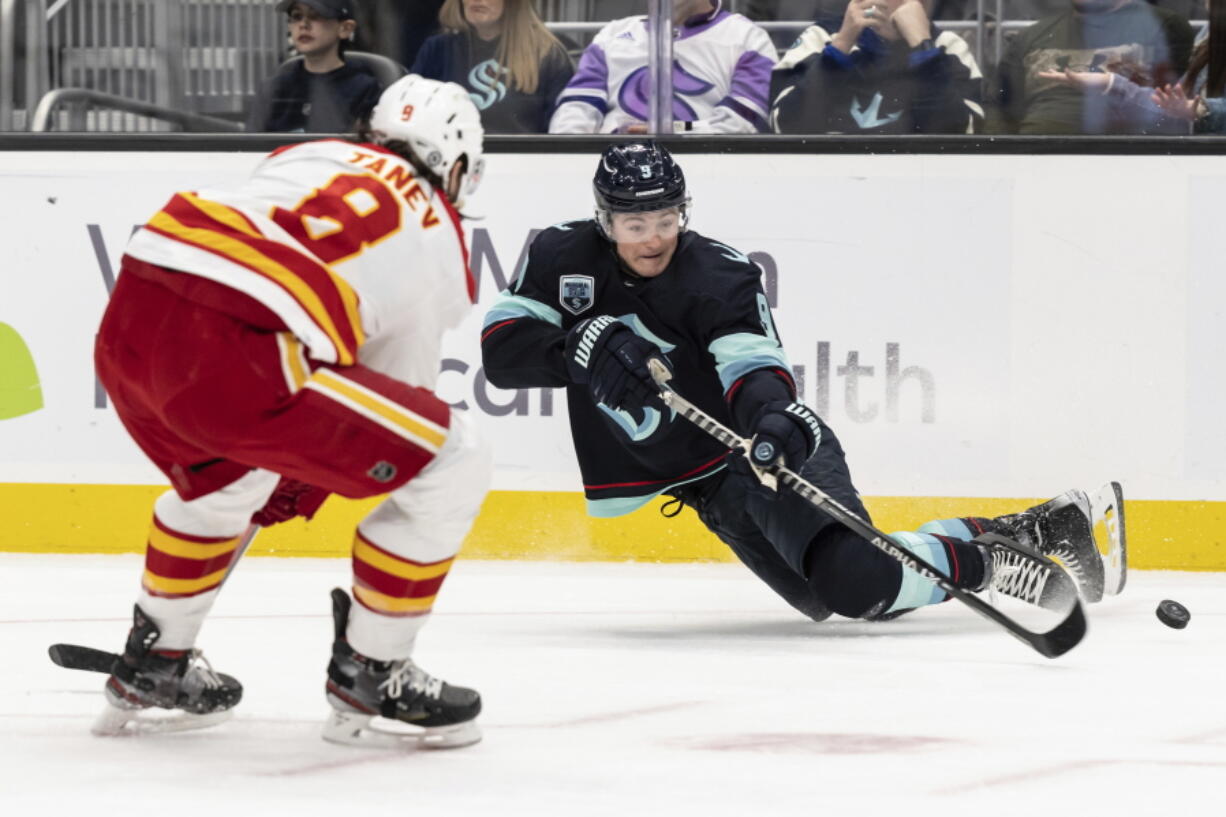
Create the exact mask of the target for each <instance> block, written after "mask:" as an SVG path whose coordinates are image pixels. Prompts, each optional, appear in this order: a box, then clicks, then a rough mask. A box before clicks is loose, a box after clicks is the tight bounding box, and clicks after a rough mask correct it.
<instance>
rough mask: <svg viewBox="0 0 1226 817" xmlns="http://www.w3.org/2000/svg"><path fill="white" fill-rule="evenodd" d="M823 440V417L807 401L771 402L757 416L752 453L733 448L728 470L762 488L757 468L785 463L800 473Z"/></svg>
mask: <svg viewBox="0 0 1226 817" xmlns="http://www.w3.org/2000/svg"><path fill="white" fill-rule="evenodd" d="M821 441H822V426H821V421H820V420H818V418H817V414H815V413H814V411H813V410H812V409H811V408H809V407H808V406H806V405H805V404H804V403H788V402H785V401H782V400H780V401H776V402H772V403H767V404H766V405H765V406H763V407H762V408H761V410H759V411H758V416H757V417H756V418H755V419H754V422H753V426H752V437H751V438H750V441H749V453H748V454H746V453H745V452H742V451H733V452H732V454H731V456H730V457H729V459H728V470H729V471H731V472H732V473H734V474H736V475H737V476H738V477H740V478H742V479H743V480H745V481H748V482H750V483H751V487H752V488H753V489H755V490H756V489H761V488H763V485H762V481H761V479H760V478H759V476H758V472H757V471H755V470H754V469H755V468H756V469H762V468H767V467H769V466H776V465H782V466H783V467H784V468H787V469H788V470H789V471H793V472H796V473H799V472H800V469H801V467H802V466H803V465H804V464H805V463H806V462H807V461H808V460H809V457H811V456H813V453H814V452H815V451H817V446H818V445H819V444H820V443H821Z"/></svg>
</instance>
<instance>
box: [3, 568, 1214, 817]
mask: <svg viewBox="0 0 1226 817" xmlns="http://www.w3.org/2000/svg"><path fill="white" fill-rule="evenodd" d="M139 573H140V560H139V558H138V557H135V556H123V557H103V556H90V557H83V556H21V555H12V554H8V555H0V639H2V640H0V655H3V672H2V673H0V815H34V814H40V815H41V814H55V815H59V814H63V815H73V817H77V816H78V815H92V814H114V815H122V816H123V817H128V815H140V814H165V815H167V816H168V817H178V815H196V814H225V815H280V814H286V815H295V817H315V815H321V817H322V816H324V815H326V817H349V815H355V816H356V815H365V814H379V815H396V814H404V815H447V816H448V817H449V816H450V815H507V814H524V815H537V816H539V817H560V816H561V815H567V817H570V815H657V814H660V815H676V814H687V815H688V814H694V815H758V814H761V815H793V814H795V815H813V817H845V816H847V815H853V816H854V815H889V816H890V817H895V816H897V817H928V815H932V816H933V817H936V816H937V815H940V817H948V815H951V814H974V815H988V816H989V817H995V816H996V815H1013V814H1017V815H1028V816H1029V817H1033V816H1034V815H1041V816H1042V817H1053V816H1055V817H1059V815H1073V814H1077V815H1086V816H1087V817H1122V816H1131V815H1162V817H1192V816H1193V815H1210V814H1212V815H1220V814H1223V813H1226V805H1224V803H1226V798H1224V797H1223V794H1224V793H1226V706H1224V705H1223V702H1224V701H1226V683H1224V682H1226V576H1223V575H1220V574H1218V575H1212V574H1181V573H1140V572H1138V573H1134V574H1132V575H1131V576H1130V581H1129V586H1128V587H1127V589H1126V590H1125V592H1124V594H1123V595H1122V596H1120V597H1118V598H1114V599H1108V600H1107V601H1106V602H1104V603H1103V604H1100V605H1096V606H1094V607H1091V608H1090V613H1091V621H1090V634H1089V635H1088V636H1087V638H1086V640H1085V642H1083V644H1082V645H1081V646H1079V647H1078V648H1077V649H1075V650H1074V651H1073V652H1071V653H1070V654H1068V655H1067V656H1065V657H1063V658H1060V659H1056V660H1049V659H1045V658H1042V657H1041V656H1039V655H1038V654H1036V653H1032V652H1031V651H1029V650H1028V649H1027V648H1026V647H1025V646H1023V645H1021V644H1020V643H1018V642H1016V641H1014V640H1013V639H1012V638H1010V637H1009V636H1007V635H1005V634H1004V633H1003V632H1001V631H1000V630H998V629H997V628H996V627H995V625H993V624H991V623H990V622H987V621H985V620H982V619H980V618H978V617H977V616H975V615H974V614H973V613H971V612H969V611H968V610H966V609H963V608H960V607H959V605H958V604H957V603H956V602H954V603H949V604H945V605H942V606H941V607H940V608H936V609H928V610H924V611H920V612H919V613H916V614H914V615H912V616H908V617H905V618H903V619H900V620H898V621H895V622H892V623H885V624H867V623H856V622H849V621H844V620H840V619H832V620H830V621H828V622H825V623H823V624H815V623H812V622H809V621H807V620H805V619H803V618H802V617H800V616H799V615H798V614H795V613H793V612H792V611H791V610H790V608H788V607H786V606H785V605H784V604H783V603H782V602H781V601H779V600H778V599H776V598H775V597H774V596H773V595H772V594H771V593H770V591H769V590H767V589H766V588H765V587H764V586H762V585H760V584H759V583H757V582H756V581H755V580H754V579H753V578H752V577H751V576H750V575H749V574H748V572H746V571H745V570H744V569H742V568H740V567H739V566H736V565H684V566H677V565H671V566H658V565H633V564H624V565H623V564H615V565H610V564H549V563H509V562H460V563H458V564H457V566H456V568H455V569H454V570H453V572H452V575H451V576H450V577H449V578H448V580H447V584H446V586H445V587H444V589H443V593H442V595H441V597H440V599H439V603H438V606H437V608H436V613H435V615H434V617H433V619H432V620H431V622H430V623H429V625H428V626H427V628H426V630H425V631H424V633H423V635H422V637H421V639H420V641H419V649H418V659H419V661H420V663H421V664H422V665H423V666H425V667H426V668H427V669H428V670H430V671H431V672H434V673H436V674H438V675H441V676H442V677H444V678H446V679H448V680H452V681H456V682H459V683H465V684H470V685H472V686H475V687H477V688H478V689H480V691H481V693H482V695H483V697H484V699H485V711H484V713H483V714H482V716H481V719H480V722H481V724H482V726H483V728H484V731H485V740H484V741H483V742H482V743H480V744H477V745H476V746H473V747H470V748H467V749H459V750H455V751H451V752H416V753H395V752H385V751H376V750H367V749H354V748H349V747H343V746H333V745H330V744H326V743H324V742H323V741H321V740H320V739H319V737H318V731H319V725H320V723H321V722H322V719H323V717H324V715H325V713H326V711H327V709H326V706H327V705H326V704H325V702H324V699H323V695H322V688H323V681H324V672H323V670H324V666H325V664H326V662H327V658H328V645H329V641H330V627H331V623H330V620H329V617H328V609H329V600H328V590H329V589H330V588H331V587H332V586H334V585H338V584H345V583H346V581H347V574H348V565H347V563H346V562H344V561H341V560H290V559H248V560H247V561H246V562H245V563H244V564H243V565H241V567H240V569H239V571H238V572H237V573H236V574H235V576H234V577H233V579H232V580H231V582H230V584H229V585H227V587H226V588H225V591H224V592H223V593H222V594H221V597H220V600H219V601H218V603H217V606H216V608H215V609H214V614H213V616H212V617H211V618H210V620H209V622H208V624H206V626H205V629H204V632H203V633H202V638H201V646H203V647H204V648H205V649H206V650H207V654H208V655H209V657H210V659H211V660H212V662H213V665H214V666H215V667H217V668H218V669H220V670H222V671H225V672H228V673H230V674H233V675H235V676H237V677H238V678H239V679H240V680H242V681H243V683H244V685H245V687H246V692H245V698H244V700H243V702H242V704H241V705H240V707H239V709H238V710H237V714H236V717H235V718H234V719H233V720H232V721H230V722H229V723H226V724H223V725H221V726H219V727H216V728H213V729H211V730H206V731H201V732H195V733H181V734H172V735H160V736H151V737H142V738H126V739H125V738H118V739H104V738H95V737H92V736H90V735H89V734H88V728H89V724H90V722H91V721H92V719H93V716H94V715H95V714H96V712H97V711H98V710H99V708H100V706H101V704H102V699H101V695H100V693H99V690H100V688H101V684H102V680H103V676H101V675H97V674H89V673H83V672H70V671H67V670H63V669H60V668H58V667H56V666H54V665H52V664H51V662H50V661H49V660H48V659H47V657H46V647H47V646H48V645H49V644H51V643H53V642H57V641H65V642H76V643H82V644H88V645H91V646H96V647H101V648H106V649H117V648H118V647H119V646H120V645H121V643H122V641H123V637H124V634H125V632H126V629H127V625H128V617H127V613H128V611H129V610H130V608H131V604H132V602H133V600H134V590H135V584H136V582H137V581H138V576H139ZM1163 598H1174V599H1177V600H1179V601H1181V602H1182V603H1184V604H1185V605H1187V606H1188V607H1189V608H1190V610H1191V611H1192V622H1191V624H1190V625H1189V627H1188V628H1187V629H1186V630H1183V631H1177V630H1172V629H1168V628H1167V627H1164V626H1163V625H1162V624H1160V623H1159V622H1158V621H1157V619H1156V618H1155V617H1154V612H1153V611H1154V607H1155V606H1156V605H1157V603H1158V601H1159V600H1161V599H1163Z"/></svg>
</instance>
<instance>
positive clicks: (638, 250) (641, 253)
mask: <svg viewBox="0 0 1226 817" xmlns="http://www.w3.org/2000/svg"><path fill="white" fill-rule="evenodd" d="M680 233H681V214H680V212H679V211H678V210H677V208H675V207H670V208H669V209H667V210H656V211H654V212H650V213H614V214H613V241H614V242H616V244H617V255H618V257H620V258H621V260H622V261H623V262H624V263H625V265H626V266H627V267H629V268H630V270H631V271H632V272H633V273H634V274H635V275H641V276H642V277H644V278H654V277H656V276H657V275H659V274H660V273H662V272H664V270H665V269H666V268H667V267H668V262H670V261H672V260H673V253H674V252H676V251H677V238H678V236H679V235H680Z"/></svg>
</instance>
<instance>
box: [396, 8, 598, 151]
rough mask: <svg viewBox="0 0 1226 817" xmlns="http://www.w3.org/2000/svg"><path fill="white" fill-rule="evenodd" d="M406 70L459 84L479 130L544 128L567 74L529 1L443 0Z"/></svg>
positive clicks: (562, 54)
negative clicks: (437, 24)
mask: <svg viewBox="0 0 1226 817" xmlns="http://www.w3.org/2000/svg"><path fill="white" fill-rule="evenodd" d="M439 18H440V20H441V21H442V24H443V28H444V29H445V30H446V33H444V34H439V35H438V36H436V37H431V38H430V39H428V40H426V43H425V45H423V46H422V49H421V52H420V53H419V54H418V55H417V61H416V62H414V64H413V69H412V73H414V74H421V75H422V76H423V77H428V78H430V79H437V80H442V81H443V82H454V83H456V84H457V85H460V86H462V87H463V88H464V89H465V90H466V91H468V95H469V96H470V97H472V101H473V103H474V104H475V105H476V106H477V109H478V110H479V111H481V124H482V126H483V127H484V128H485V132H486V133H544V132H545V131H547V130H548V129H549V117H550V116H551V115H552V114H553V108H554V102H555V100H557V98H558V94H559V93H561V92H562V89H563V88H565V87H566V83H567V82H568V81H569V80H570V78H571V75H572V74H574V73H575V69H574V66H573V65H572V64H571V61H570V57H569V56H567V54H566V49H565V48H563V47H562V44H561V43H560V42H558V39H557V37H554V36H553V34H551V33H550V32H549V29H547V28H545V24H544V23H542V22H541V18H540V17H538V16H537V14H536V11H535V10H534V9H533V8H532V3H531V2H530V0H446V2H445V3H443V8H442V11H441V12H440V13H439Z"/></svg>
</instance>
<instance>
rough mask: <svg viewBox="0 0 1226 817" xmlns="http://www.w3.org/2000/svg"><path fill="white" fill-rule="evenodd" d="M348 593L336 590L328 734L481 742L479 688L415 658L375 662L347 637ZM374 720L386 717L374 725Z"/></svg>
mask: <svg viewBox="0 0 1226 817" xmlns="http://www.w3.org/2000/svg"><path fill="white" fill-rule="evenodd" d="M351 604H352V601H351V600H350V598H349V594H348V593H346V592H345V591H344V590H341V589H339V588H337V589H336V590H333V591H332V620H333V623H334V625H335V628H336V630H335V637H336V640H335V641H334V642H333V643H332V660H331V661H330V662H329V663H328V683H327V686H326V691H327V696H328V703H330V704H331V705H332V708H333V710H334V711H333V712H332V716H331V717H330V718H329V720H328V722H327V724H325V726H324V731H323V738H324V740H327V741H331V742H332V743H345V744H349V745H351V746H386V747H392V746H409V747H418V748H423V749H455V748H459V747H461V746H468V745H470V744H473V743H476V742H477V741H479V740H481V730H480V729H478V728H477V723H476V721H475V720H474V719H475V718H476V717H477V715H478V713H480V712H481V696H480V695H478V694H477V692H476V690H472V689H467V688H465V687H460V686H452V685H451V684H448V683H446V682H444V681H443V680H442V679H440V678H434V677H433V676H431V675H429V674H428V673H426V672H425V671H424V670H422V669H421V668H420V667H418V666H417V665H416V664H414V663H413V662H412V661H411V660H410V659H408V658H404V659H401V660H399V661H376V660H375V659H373V658H367V657H366V656H364V655H360V654H358V653H357V652H355V651H354V650H353V648H352V647H350V646H349V642H348V641H346V640H345V627H346V624H348V622H349V608H350V605H351ZM375 718H381V719H383V720H382V721H381V722H379V723H377V724H376V723H373V722H372V721H374V719H375Z"/></svg>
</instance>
